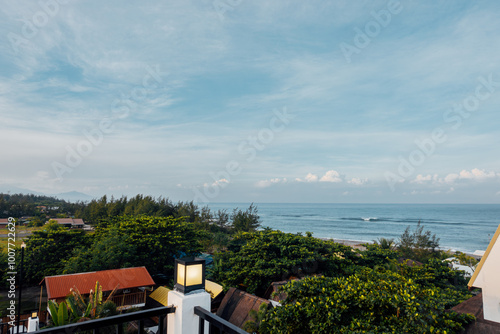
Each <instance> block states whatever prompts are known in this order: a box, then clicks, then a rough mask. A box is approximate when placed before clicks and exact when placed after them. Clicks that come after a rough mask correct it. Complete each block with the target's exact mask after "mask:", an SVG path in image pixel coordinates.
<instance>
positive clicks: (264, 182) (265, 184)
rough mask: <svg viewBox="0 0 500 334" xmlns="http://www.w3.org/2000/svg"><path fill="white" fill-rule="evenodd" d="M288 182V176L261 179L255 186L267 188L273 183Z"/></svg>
mask: <svg viewBox="0 0 500 334" xmlns="http://www.w3.org/2000/svg"><path fill="white" fill-rule="evenodd" d="M286 182H287V179H286V177H285V178H282V179H280V178H278V177H276V178H274V179H269V180H261V181H258V182H257V183H256V184H255V186H256V187H258V188H267V187H269V186H271V185H273V184H277V183H286Z"/></svg>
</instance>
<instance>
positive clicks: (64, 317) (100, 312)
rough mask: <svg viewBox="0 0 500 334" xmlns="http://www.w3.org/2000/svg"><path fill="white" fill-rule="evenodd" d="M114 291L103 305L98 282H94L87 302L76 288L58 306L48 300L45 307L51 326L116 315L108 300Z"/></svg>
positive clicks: (113, 306) (113, 305) (114, 308)
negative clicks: (47, 310)
mask: <svg viewBox="0 0 500 334" xmlns="http://www.w3.org/2000/svg"><path fill="white" fill-rule="evenodd" d="M115 291H116V288H115V290H113V292H111V294H110V295H109V296H108V298H107V299H106V301H105V302H104V303H103V298H102V286H101V285H100V284H99V282H96V284H95V288H94V289H93V290H91V291H90V295H89V298H88V300H85V298H84V297H83V296H82V295H81V294H80V292H79V291H78V289H77V288H76V287H75V288H72V289H71V290H70V292H71V294H70V295H69V296H68V297H67V298H66V300H65V301H63V302H61V303H60V304H57V303H56V302H55V301H52V300H49V301H48V304H47V305H48V308H49V311H50V315H51V321H52V325H53V326H62V325H66V324H69V323H75V322H80V321H84V320H89V319H98V318H104V317H108V316H112V315H116V314H117V313H118V312H117V311H116V305H115V304H114V303H113V302H112V301H111V300H110V299H111V297H112V296H113V294H114V292H115Z"/></svg>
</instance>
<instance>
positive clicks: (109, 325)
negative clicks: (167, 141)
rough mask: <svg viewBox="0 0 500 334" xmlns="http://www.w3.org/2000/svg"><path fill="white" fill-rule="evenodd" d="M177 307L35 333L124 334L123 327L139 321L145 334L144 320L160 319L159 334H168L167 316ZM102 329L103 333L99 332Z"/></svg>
mask: <svg viewBox="0 0 500 334" xmlns="http://www.w3.org/2000/svg"><path fill="white" fill-rule="evenodd" d="M174 312H175V307H173V306H168V307H165V306H162V307H157V308H153V309H150V310H144V311H138V312H133V313H125V314H120V315H115V316H111V317H107V318H102V319H96V320H88V321H84V322H79V323H75V324H70V325H65V326H58V327H54V328H47V329H41V330H39V331H36V332H33V333H36V334H70V333H82V332H85V333H92V334H98V333H99V332H101V333H117V334H123V333H124V328H123V325H124V324H127V323H130V322H132V321H137V322H138V324H137V326H136V328H137V333H139V334H142V333H144V320H145V319H148V318H152V317H158V318H159V321H158V334H166V333H167V326H166V321H165V319H166V316H167V314H170V313H174ZM100 329H101V331H99V330H100Z"/></svg>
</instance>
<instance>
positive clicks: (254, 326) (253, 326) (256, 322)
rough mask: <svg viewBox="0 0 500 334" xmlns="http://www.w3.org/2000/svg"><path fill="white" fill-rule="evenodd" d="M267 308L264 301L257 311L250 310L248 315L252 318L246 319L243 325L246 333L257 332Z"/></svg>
mask: <svg viewBox="0 0 500 334" xmlns="http://www.w3.org/2000/svg"><path fill="white" fill-rule="evenodd" d="M268 309H269V305H268V304H266V303H262V304H260V306H259V311H255V310H250V312H249V316H250V318H251V319H252V320H248V321H247V322H245V324H244V325H243V330H245V331H247V332H248V333H259V327H260V325H261V323H262V320H264V318H265V317H266V313H267V310H268Z"/></svg>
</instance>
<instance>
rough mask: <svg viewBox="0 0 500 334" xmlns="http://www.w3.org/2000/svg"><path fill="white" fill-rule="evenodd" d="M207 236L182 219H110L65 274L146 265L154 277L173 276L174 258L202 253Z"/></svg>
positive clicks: (77, 253)
mask: <svg viewBox="0 0 500 334" xmlns="http://www.w3.org/2000/svg"><path fill="white" fill-rule="evenodd" d="M206 237H207V236H206V234H205V233H204V232H203V231H200V230H197V229H195V228H194V226H193V224H191V223H187V222H185V221H184V220H183V219H182V218H173V217H152V216H145V215H142V216H139V217H131V216H120V217H114V218H109V219H108V220H107V221H106V222H104V223H103V224H101V225H99V226H98V227H97V229H96V232H95V236H94V242H93V244H92V245H91V246H90V247H89V249H88V250H83V249H79V250H78V251H76V252H75V254H74V256H73V258H71V259H70V260H69V261H68V263H67V265H66V268H65V271H66V272H67V273H71V272H75V271H89V270H90V271H92V270H104V269H115V268H124V267H131V266H132V267H134V266H146V268H147V269H148V271H149V272H150V273H151V274H157V273H163V274H166V275H173V269H174V259H175V258H178V257H182V256H191V255H197V254H199V253H200V252H201V250H202V247H201V243H200V242H201V241H203V240H204V239H205V238H206ZM106 256H107V258H105V257H106Z"/></svg>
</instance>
